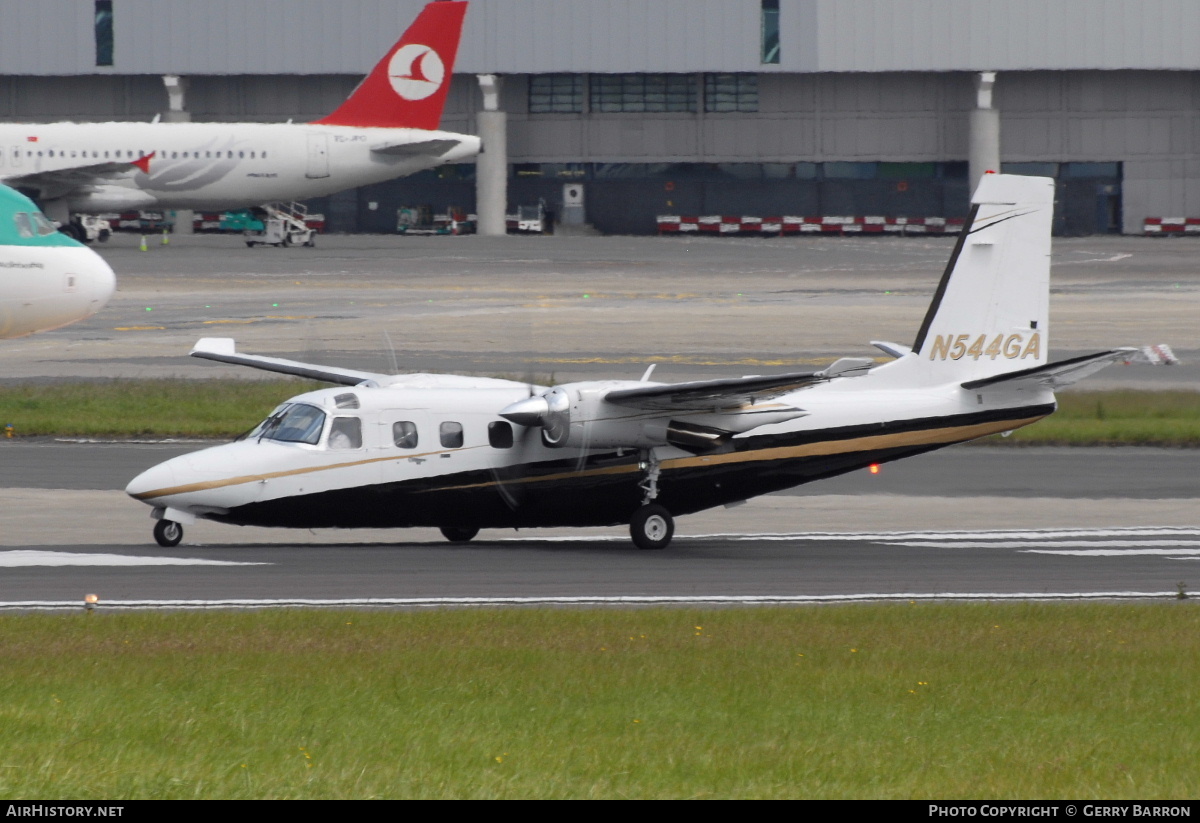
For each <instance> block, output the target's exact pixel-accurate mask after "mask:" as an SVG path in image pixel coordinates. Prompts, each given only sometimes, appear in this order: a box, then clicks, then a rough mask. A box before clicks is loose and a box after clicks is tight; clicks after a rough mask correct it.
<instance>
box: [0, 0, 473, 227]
mask: <svg viewBox="0 0 1200 823" xmlns="http://www.w3.org/2000/svg"><path fill="white" fill-rule="evenodd" d="M466 9H467V4H466V2H450V1H449V0H445V1H444V2H436V3H430V4H429V5H428V6H426V7H425V9H424V10H423V11H422V12H421V14H420V15H418V17H417V19H416V20H415V21H414V22H413V24H412V25H411V26H410V27H409V29H408V31H406V32H405V33H404V35H403V36H402V37H401V38H400V40H399V41H398V42H397V43H396V44H395V45H394V46H393V47H392V48H391V50H390V51H389V52H388V53H387V54H386V55H385V56H384V58H383V59H382V60H380V61H379V63H378V65H376V66H375V68H374V69H373V70H372V71H371V73H370V74H369V75H368V76H367V77H366V79H364V80H363V82H362V83H361V84H360V85H359V86H358V88H357V89H355V90H354V93H353V94H351V95H350V97H349V98H347V99H346V101H345V102H344V103H342V105H341V106H340V107H339V108H338V109H337V110H336V111H335V112H333V113H332V114H330V115H329V116H327V117H325V118H322V119H321V120H317V121H316V122H313V123H298V124H293V123H158V122H155V123H49V124H28V123H4V124H0V182H3V183H6V184H7V185H9V186H11V187H13V188H15V189H17V190H19V191H21V192H22V193H24V194H26V195H28V196H30V197H32V198H33V199H34V200H36V201H37V202H38V203H39V205H40V206H41V208H42V211H43V212H45V214H46V216H47V217H49V218H50V219H51V220H55V221H57V222H59V223H60V224H61V225H62V226H63V227H64V229H65V230H66V231H68V232H71V233H72V234H74V235H75V236H76V237H77V239H82V237H80V236H79V235H80V232H79V230H78V228H77V227H76V226H75V225H74V224H73V223H71V222H70V214H71V213H76V212H81V213H96V212H108V211H124V210H128V209H146V208H167V209H212V210H219V209H232V208H243V207H247V206H257V205H261V204H264V203H271V202H275V201H288V200H304V199H306V198H310V197H319V196H322V195H326V194H332V193H333V192H336V191H342V190H343V189H349V188H354V187H357V186H365V185H368V184H371V183H379V182H382V181H384V180H391V179H392V178H395V177H403V176H405V175H409V174H412V173H414V172H417V171H421V170H423V169H428V168H433V167H435V166H440V165H442V164H445V163H456V162H460V161H463V160H467V159H469V158H471V157H474V156H475V155H476V154H478V153H479V145H480V144H479V138H478V137H475V136H474V135H469V134H454V133H452V132H445V131H438V130H437V128H438V123H439V121H440V120H441V117H442V107H443V105H444V103H445V100H446V93H447V92H448V91H449V88H450V77H451V72H452V71H453V68H454V58H455V55H456V54H457V52H458V41H459V36H460V34H461V32H462V23H463V17H464V15H465V14H466Z"/></svg>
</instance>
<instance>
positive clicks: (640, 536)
mask: <svg viewBox="0 0 1200 823" xmlns="http://www.w3.org/2000/svg"><path fill="white" fill-rule="evenodd" d="M674 534H675V520H674V518H672V517H671V513H670V512H669V511H667V510H666V509H664V508H663V507H662V506H659V505H657V504H655V503H651V504H650V505H647V506H642V507H641V508H640V509H638V510H637V511H636V512H634V513H633V519H632V520H630V521H629V536H630V537H632V538H633V543H634V545H635V546H637V547H638V548H639V549H650V550H653V549H665V548H666V547H667V546H668V545H669V544H670V543H671V538H672V537H673V536H674Z"/></svg>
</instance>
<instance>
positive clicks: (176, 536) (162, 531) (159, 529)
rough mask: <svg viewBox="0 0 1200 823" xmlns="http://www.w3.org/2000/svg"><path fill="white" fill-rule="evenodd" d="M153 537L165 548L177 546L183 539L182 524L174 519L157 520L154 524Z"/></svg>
mask: <svg viewBox="0 0 1200 823" xmlns="http://www.w3.org/2000/svg"><path fill="white" fill-rule="evenodd" d="M154 539H155V540H156V541H157V542H158V545H160V546H162V547H163V548H165V549H169V548H171V547H172V546H178V545H179V541H180V540H182V539H183V526H181V525H179V524H178V523H176V522H175V521H174V520H159V521H158V522H157V523H155V524H154Z"/></svg>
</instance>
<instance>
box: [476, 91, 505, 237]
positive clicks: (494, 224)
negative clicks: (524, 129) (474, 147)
mask: <svg viewBox="0 0 1200 823" xmlns="http://www.w3.org/2000/svg"><path fill="white" fill-rule="evenodd" d="M479 89H480V91H482V92H483V111H481V112H479V114H478V115H477V116H476V122H478V124H479V137H480V139H481V140H482V141H483V151H482V152H480V154H479V157H478V158H477V159H476V160H475V213H476V215H478V217H479V225H478V226H477V230H478V232H479V233H480V234H482V235H486V236H489V237H500V236H503V235H504V234H505V233H506V229H505V224H504V212H505V210H506V209H507V208H508V114H507V112H503V111H500V78H499V77H497V76H496V75H494V74H481V75H479Z"/></svg>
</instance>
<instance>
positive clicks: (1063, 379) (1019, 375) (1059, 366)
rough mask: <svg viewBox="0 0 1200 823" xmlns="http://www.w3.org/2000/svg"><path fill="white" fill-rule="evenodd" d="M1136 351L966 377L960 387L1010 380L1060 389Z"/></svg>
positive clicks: (1115, 350)
mask: <svg viewBox="0 0 1200 823" xmlns="http://www.w3.org/2000/svg"><path fill="white" fill-rule="evenodd" d="M1136 352H1137V349H1134V348H1120V349H1111V350H1109V351H1103V352H1099V353H1098V354H1085V355H1083V356H1081V357H1072V358H1071V359H1069V360H1060V361H1058V362H1057V363H1047V364H1046V365H1044V366H1034V367H1033V368H1031V369H1022V370H1021V371H1015V372H1009V373H1008V374H998V375H996V376H994V377H985V378H983V379H981V380H968V381H967V382H966V383H963V384H962V386H963V388H964V389H982V388H984V387H986V386H995V385H999V384H1006V385H1009V384H1012V383H1019V382H1028V383H1029V384H1031V385H1035V386H1039V387H1045V388H1048V389H1061V388H1062V387H1063V386H1069V385H1071V384H1072V383H1075V382H1076V381H1079V380H1082V379H1083V378H1085V377H1087V376H1088V375H1091V374H1095V373H1096V372H1098V371H1100V370H1101V369H1103V368H1104V367H1105V366H1107V365H1109V364H1111V363H1115V362H1116V361H1118V360H1125V359H1128V358H1129V357H1130V356H1131V355H1133V354H1135V353H1136Z"/></svg>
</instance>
